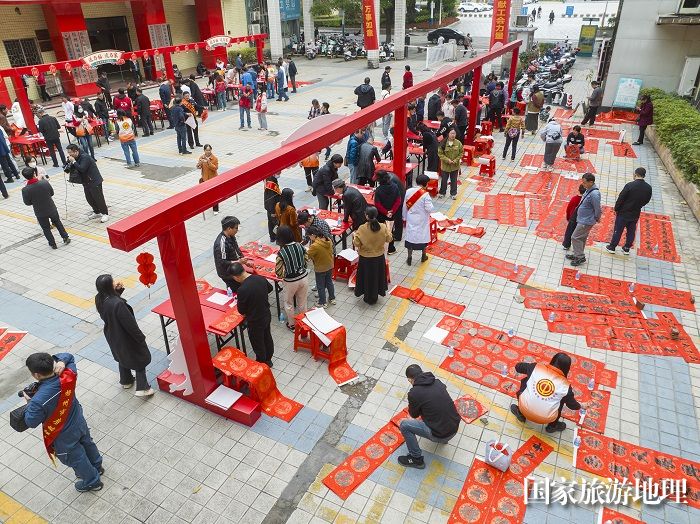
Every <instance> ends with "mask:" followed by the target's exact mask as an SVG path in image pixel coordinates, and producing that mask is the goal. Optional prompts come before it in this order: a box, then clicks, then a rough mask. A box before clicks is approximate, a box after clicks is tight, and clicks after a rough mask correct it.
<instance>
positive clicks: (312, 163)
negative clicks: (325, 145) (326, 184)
mask: <svg viewBox="0 0 700 524" xmlns="http://www.w3.org/2000/svg"><path fill="white" fill-rule="evenodd" d="M318 157H319V153H311V154H310V155H309V156H307V157H306V158H305V159H304V160H302V161H301V162H299V167H303V168H304V175H306V185H307V186H308V188H307V190H306V192H307V193H308V192H310V191H311V190H313V185H314V184H313V177H314V175H315V174H316V171H318V166H319V164H320V160H319V158H318ZM314 196H315V195H314Z"/></svg>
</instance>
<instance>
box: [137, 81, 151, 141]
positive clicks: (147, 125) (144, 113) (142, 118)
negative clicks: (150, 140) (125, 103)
mask: <svg viewBox="0 0 700 524" xmlns="http://www.w3.org/2000/svg"><path fill="white" fill-rule="evenodd" d="M134 105H135V106H136V112H137V113H138V114H139V122H140V123H141V127H142V128H143V136H149V135H152V134H154V132H155V130H154V128H153V120H152V119H151V101H150V100H149V99H148V97H147V96H146V95H144V94H143V91H142V90H141V89H140V88H139V89H137V90H136V102H135V103H134Z"/></svg>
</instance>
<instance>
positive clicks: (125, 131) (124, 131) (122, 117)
mask: <svg viewBox="0 0 700 524" xmlns="http://www.w3.org/2000/svg"><path fill="white" fill-rule="evenodd" d="M117 119H118V120H117V127H118V128H119V142H121V145H122V151H124V157H125V158H126V167H127V168H129V167H132V165H133V166H134V167H139V166H140V165H141V163H140V159H139V150H138V147H137V146H136V138H135V136H134V135H135V133H134V123H133V122H132V120H131V118H129V117H128V116H126V113H125V112H124V111H122V110H121V109H119V110H118V111H117ZM132 154H133V156H134V164H132V163H131V155H132Z"/></svg>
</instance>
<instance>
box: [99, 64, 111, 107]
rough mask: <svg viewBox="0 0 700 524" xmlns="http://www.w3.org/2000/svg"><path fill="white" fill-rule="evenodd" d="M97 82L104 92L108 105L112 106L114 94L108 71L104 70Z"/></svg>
mask: <svg viewBox="0 0 700 524" xmlns="http://www.w3.org/2000/svg"><path fill="white" fill-rule="evenodd" d="M95 84H97V86H98V87H99V88H100V89H101V90H102V94H103V95H104V96H105V102H107V105H108V106H109V107H112V95H111V93H110V88H109V79H108V78H107V73H105V72H104V71H102V72H101V73H100V76H99V78H98V79H97V82H95Z"/></svg>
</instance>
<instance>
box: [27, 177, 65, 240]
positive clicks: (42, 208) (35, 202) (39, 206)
mask: <svg viewBox="0 0 700 524" xmlns="http://www.w3.org/2000/svg"><path fill="white" fill-rule="evenodd" d="M22 176H23V177H24V178H26V179H27V185H26V186H24V187H23V188H22V200H24V204H25V205H27V206H32V207H33V208H34V215H35V216H36V219H37V221H38V222H39V225H40V226H41V230H42V231H43V232H44V236H45V237H46V240H48V241H49V245H50V246H51V248H52V249H58V247H57V246H56V239H55V238H54V237H53V233H51V222H53V225H54V226H56V229H57V230H58V232H59V234H60V235H61V238H63V243H64V244H70V237H69V236H68V233H66V229H65V228H64V227H63V223H62V222H61V219H60V217H59V216H58V209H56V204H54V202H53V198H52V197H53V187H51V184H50V183H49V181H48V180H46V179H44V180H39V179H38V178H37V177H36V168H33V167H25V168H24V169H22Z"/></svg>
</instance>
